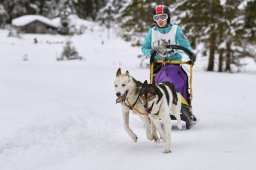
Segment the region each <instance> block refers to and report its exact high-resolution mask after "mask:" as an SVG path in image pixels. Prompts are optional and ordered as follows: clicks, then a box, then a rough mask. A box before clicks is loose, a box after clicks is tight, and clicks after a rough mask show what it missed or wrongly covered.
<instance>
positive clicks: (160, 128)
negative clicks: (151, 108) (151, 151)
mask: <svg viewBox="0 0 256 170" xmlns="http://www.w3.org/2000/svg"><path fill="white" fill-rule="evenodd" d="M150 120H152V122H153V123H154V125H153V126H155V127H156V130H157V132H158V133H159V135H160V137H161V138H162V139H163V140H165V135H164V132H163V129H162V127H161V124H160V121H159V117H158V116H154V115H150Z"/></svg>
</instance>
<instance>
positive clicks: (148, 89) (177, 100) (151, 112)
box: [139, 81, 182, 153]
mask: <svg viewBox="0 0 256 170" xmlns="http://www.w3.org/2000/svg"><path fill="white" fill-rule="evenodd" d="M139 100H140V101H141V103H142V104H143V106H144V109H145V111H146V112H147V113H148V116H149V118H150V120H151V121H152V123H153V124H154V125H155V127H156V130H157V132H158V133H159V135H160V137H161V138H162V140H163V141H164V142H165V146H164V153H170V152H171V128H172V122H171V118H170V113H171V114H173V115H174V116H175V117H176V119H177V126H178V128H179V129H181V128H182V123H181V118H180V111H181V95H180V94H179V93H177V92H176V89H175V86H174V84H172V83H170V82H163V83H161V84H158V85H157V86H155V85H152V84H148V83H147V81H145V82H144V83H143V86H142V89H141V91H140V95H139ZM160 120H161V121H162V123H163V128H162V126H161V122H160Z"/></svg>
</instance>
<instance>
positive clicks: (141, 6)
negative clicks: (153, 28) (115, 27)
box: [117, 0, 162, 45]
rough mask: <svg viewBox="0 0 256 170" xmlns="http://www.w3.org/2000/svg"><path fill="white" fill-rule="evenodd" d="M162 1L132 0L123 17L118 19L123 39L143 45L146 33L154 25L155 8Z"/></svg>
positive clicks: (123, 12)
mask: <svg viewBox="0 0 256 170" xmlns="http://www.w3.org/2000/svg"><path fill="white" fill-rule="evenodd" d="M156 4H162V1H159V0H158V1H155V0H147V1H145V0H132V1H131V2H130V3H129V4H128V5H127V6H126V8H125V9H124V10H123V11H122V13H121V15H120V16H119V17H118V18H117V22H118V23H119V25H120V27H121V29H122V31H123V33H122V37H123V38H124V39H125V40H126V41H131V42H132V43H133V45H141V44H142V41H143V40H144V36H145V33H146V32H147V30H148V29H149V27H150V25H151V24H152V23H153V19H152V15H153V8H154V7H155V6H156Z"/></svg>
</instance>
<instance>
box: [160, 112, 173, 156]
mask: <svg viewBox="0 0 256 170" xmlns="http://www.w3.org/2000/svg"><path fill="white" fill-rule="evenodd" d="M160 118H161V119H162V120H163V122H164V132H165V135H164V136H165V146H164V153H170V152H171V130H172V121H171V118H170V116H169V112H168V110H167V111H166V112H165V114H163V115H161V117H160Z"/></svg>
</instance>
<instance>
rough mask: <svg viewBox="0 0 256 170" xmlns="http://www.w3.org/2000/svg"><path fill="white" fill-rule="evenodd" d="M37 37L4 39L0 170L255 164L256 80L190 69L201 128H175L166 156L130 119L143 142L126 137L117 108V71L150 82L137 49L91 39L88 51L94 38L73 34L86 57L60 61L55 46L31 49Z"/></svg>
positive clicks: (200, 169) (199, 169)
mask: <svg viewBox="0 0 256 170" xmlns="http://www.w3.org/2000/svg"><path fill="white" fill-rule="evenodd" d="M0 35H1V32H0ZM33 36H34V35H33ZM33 36H32V35H28V36H26V37H25V38H24V39H23V40H14V39H7V38H6V43H4V42H5V41H4V39H3V40H2V39H1V40H0V45H1V47H3V48H1V49H2V50H3V54H4V55H3V56H2V55H1V56H0V169H1V170H17V169H19V170H70V169H72V170H84V169H91V170H101V169H109V170H110V169H122V170H130V169H136V170H137V169H145V168H147V169H150V170H151V169H152V170H153V169H154V170H155V169H162V170H167V169H181V170H183V169H190V170H206V169H213V170H219V169H232V170H240V169H242V168H243V169H252V167H254V158H255V152H256V146H255V143H256V126H255V119H256V116H255V113H256V108H255V104H254V96H255V95H256V91H255V87H256V81H255V74H219V73H208V72H201V71H195V72H194V83H193V87H194V88H193V91H194V98H193V110H194V113H195V114H196V116H197V118H198V119H199V120H198V123H197V124H196V125H195V126H194V127H193V129H191V130H188V131H187V130H178V129H177V128H176V126H175V125H176V123H175V122H174V125H173V132H172V151H173V152H172V153H171V154H167V155H165V154H162V151H163V143H153V142H151V141H148V140H147V139H146V135H145V130H144V128H143V125H142V122H141V120H140V119H139V118H138V117H136V116H134V115H131V116H130V124H131V128H132V129H133V130H134V132H135V133H136V134H137V135H138V137H139V140H138V142H137V143H134V142H133V141H132V140H131V139H130V138H129V136H128V135H127V134H126V132H125V130H124V129H123V122H122V115H121V108H120V106H119V105H118V104H115V92H114V87H113V86H114V84H113V81H114V78H115V73H116V70H117V68H118V67H119V66H120V65H121V66H122V68H123V71H125V70H126V69H128V70H129V72H130V74H131V75H132V76H134V77H135V78H136V79H138V80H140V81H143V80H145V79H149V76H148V75H149V70H147V69H139V68H138V62H137V59H136V54H138V51H137V50H138V49H133V48H131V47H129V46H128V45H127V44H125V43H123V42H122V41H120V40H119V41H118V40H112V41H110V43H106V44H105V45H104V46H102V45H99V44H100V43H99V42H100V40H99V39H97V37H96V40H95V41H94V42H92V43H91V44H86V48H84V44H83V43H80V42H84V41H86V39H91V40H92V39H94V38H95V37H93V36H94V35H93V34H92V35H90V36H89V35H88V37H87V36H85V37H75V39H76V43H77V46H78V48H79V50H80V52H81V53H82V54H84V56H85V57H86V60H85V61H81V62H80V61H70V62H56V60H55V52H56V51H58V50H60V49H61V45H58V46H57V45H52V46H50V45H48V44H44V43H42V44H39V45H38V46H36V47H35V46H34V45H33V44H31V43H30V40H31V39H32V38H33ZM47 38H49V37H47V36H46V37H45V36H39V39H43V40H42V41H44V39H47ZM50 38H52V37H50ZM55 38H56V40H54V41H58V42H59V41H61V40H62V39H63V38H62V37H55ZM22 42H24V44H23V43H22ZM79 43H80V44H79ZM13 44H15V45H13ZM95 44H96V45H95ZM25 47H26V48H27V49H30V50H29V51H30V52H29V56H30V58H31V60H30V61H28V62H22V61H21V58H20V54H23V53H21V52H22V48H25ZM34 47H35V48H34ZM113 47H116V49H115V48H113ZM87 48H89V49H87ZM120 49H121V50H120ZM38 51H40V52H41V53H38ZM95 52H97V55H96V54H95ZM37 54H38V56H37ZM199 65H200V63H199Z"/></svg>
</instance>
